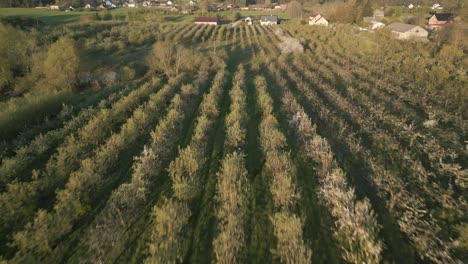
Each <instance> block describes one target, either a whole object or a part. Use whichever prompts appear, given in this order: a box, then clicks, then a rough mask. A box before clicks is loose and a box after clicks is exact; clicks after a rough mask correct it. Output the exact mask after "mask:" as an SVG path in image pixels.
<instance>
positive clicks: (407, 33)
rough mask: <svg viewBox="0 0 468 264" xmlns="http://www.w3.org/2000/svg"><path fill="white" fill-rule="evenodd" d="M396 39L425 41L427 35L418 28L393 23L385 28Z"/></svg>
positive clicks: (425, 31)
mask: <svg viewBox="0 0 468 264" xmlns="http://www.w3.org/2000/svg"><path fill="white" fill-rule="evenodd" d="M387 28H388V29H390V30H391V31H392V33H393V35H394V36H395V37H396V38H397V39H414V40H418V39H419V40H422V39H427V36H428V35H429V33H428V32H427V30H425V29H424V28H422V27H420V26H416V25H410V24H405V23H400V22H395V23H392V24H390V25H388V26H387Z"/></svg>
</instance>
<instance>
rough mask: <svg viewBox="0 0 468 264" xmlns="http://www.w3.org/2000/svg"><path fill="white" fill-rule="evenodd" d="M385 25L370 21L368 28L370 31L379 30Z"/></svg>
mask: <svg viewBox="0 0 468 264" xmlns="http://www.w3.org/2000/svg"><path fill="white" fill-rule="evenodd" d="M384 27H385V24H384V23H382V22H379V21H371V22H370V28H371V29H379V28H384Z"/></svg>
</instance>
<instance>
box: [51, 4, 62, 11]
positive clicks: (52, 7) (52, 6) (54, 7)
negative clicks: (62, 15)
mask: <svg viewBox="0 0 468 264" xmlns="http://www.w3.org/2000/svg"><path fill="white" fill-rule="evenodd" d="M49 9H51V10H59V9H60V8H59V6H58V5H51V6H49Z"/></svg>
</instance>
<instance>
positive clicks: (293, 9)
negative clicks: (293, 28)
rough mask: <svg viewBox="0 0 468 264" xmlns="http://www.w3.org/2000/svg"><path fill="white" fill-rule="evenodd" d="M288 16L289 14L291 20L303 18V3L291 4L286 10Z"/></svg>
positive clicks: (295, 2) (293, 2) (294, 2)
mask: <svg viewBox="0 0 468 264" xmlns="http://www.w3.org/2000/svg"><path fill="white" fill-rule="evenodd" d="M286 14H288V16H289V17H290V18H302V15H303V9H302V5H301V3H299V2H298V1H292V2H290V3H289V4H288V7H287V9H286Z"/></svg>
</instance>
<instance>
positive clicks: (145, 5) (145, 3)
mask: <svg viewBox="0 0 468 264" xmlns="http://www.w3.org/2000/svg"><path fill="white" fill-rule="evenodd" d="M141 5H142V6H143V7H150V6H151V5H152V4H151V2H150V1H143V3H142V4H141Z"/></svg>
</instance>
